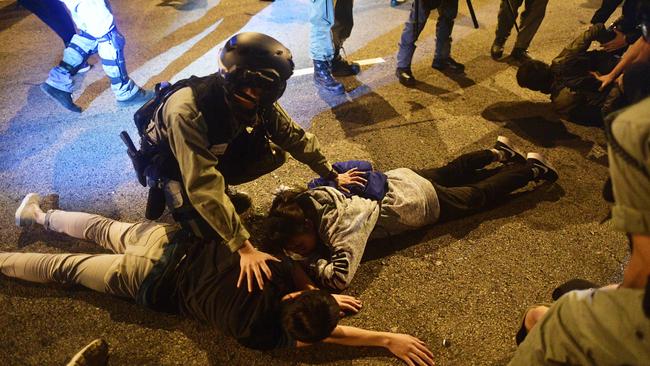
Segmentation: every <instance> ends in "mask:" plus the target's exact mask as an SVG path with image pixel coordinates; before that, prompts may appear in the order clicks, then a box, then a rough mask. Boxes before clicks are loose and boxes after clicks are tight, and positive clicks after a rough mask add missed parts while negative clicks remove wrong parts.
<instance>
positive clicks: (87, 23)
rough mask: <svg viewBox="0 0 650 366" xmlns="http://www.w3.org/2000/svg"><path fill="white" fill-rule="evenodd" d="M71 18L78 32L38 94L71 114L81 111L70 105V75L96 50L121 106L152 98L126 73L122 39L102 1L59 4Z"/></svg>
mask: <svg viewBox="0 0 650 366" xmlns="http://www.w3.org/2000/svg"><path fill="white" fill-rule="evenodd" d="M61 1H62V2H63V3H64V4H65V5H66V7H67V8H68V10H69V11H70V14H71V15H72V20H73V21H74V23H75V24H76V26H77V28H78V29H79V32H78V33H77V34H75V35H74V36H72V39H71V40H70V42H69V43H68V44H67V47H66V48H65V50H64V51H63V59H62V60H61V62H60V63H59V65H58V66H56V67H54V68H53V69H52V70H50V74H49V77H48V78H47V80H46V81H45V82H44V83H43V84H41V90H43V92H45V94H47V95H48V96H49V97H51V98H52V99H54V100H55V101H57V102H58V103H60V104H61V105H62V106H63V107H65V108H66V109H68V110H70V111H73V112H81V108H79V106H77V105H76V104H74V102H73V101H72V89H73V88H72V86H73V81H72V75H74V73H75V72H76V70H77V69H78V67H79V65H81V64H83V63H84V62H85V61H86V59H87V58H88V56H89V55H90V54H91V53H92V52H94V50H95V49H97V50H98V53H99V57H100V58H101V60H102V67H103V68H104V72H105V73H106V76H108V78H109V79H110V81H111V89H112V90H113V93H115V99H117V103H118V105H120V106H130V105H136V104H142V103H144V102H146V101H147V100H149V99H151V97H152V96H153V95H152V93H151V92H147V91H146V90H144V89H142V88H140V87H139V86H138V85H136V84H135V83H134V82H133V80H131V78H129V75H128V73H127V71H126V61H125V60H124V44H125V39H124V36H123V35H122V34H121V33H120V32H119V31H118V30H117V27H116V26H115V22H114V20H113V14H112V12H111V10H110V9H109V7H108V5H107V3H106V2H105V1H104V0H61Z"/></svg>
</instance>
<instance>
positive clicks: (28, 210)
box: [15, 193, 41, 227]
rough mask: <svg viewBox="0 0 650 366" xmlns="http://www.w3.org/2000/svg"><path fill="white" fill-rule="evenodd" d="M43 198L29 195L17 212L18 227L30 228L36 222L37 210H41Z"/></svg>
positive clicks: (32, 194)
mask: <svg viewBox="0 0 650 366" xmlns="http://www.w3.org/2000/svg"><path fill="white" fill-rule="evenodd" d="M40 201H41V196H39V194H38V193H29V194H27V195H26V196H25V198H23V201H22V202H21V203H20V206H18V209H17V210H16V215H15V217H16V226H20V227H28V226H32V225H34V223H35V222H36V209H37V208H39V207H40V206H39V202H40Z"/></svg>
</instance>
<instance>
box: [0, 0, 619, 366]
mask: <svg viewBox="0 0 650 366" xmlns="http://www.w3.org/2000/svg"><path fill="white" fill-rule="evenodd" d="M111 3H112V6H113V9H114V12H115V15H116V19H117V24H118V26H119V28H120V30H121V32H122V33H123V34H124V35H125V36H126V38H127V46H126V57H127V65H128V68H129V70H130V72H131V76H132V77H133V79H134V80H135V81H136V82H138V83H139V84H141V85H144V86H147V87H152V86H153V85H154V84H155V83H156V82H159V81H163V80H178V79H180V78H183V77H187V76H189V75H192V74H196V75H205V74H208V73H211V72H214V71H215V70H216V55H217V52H218V50H219V48H220V46H221V45H222V44H223V42H224V40H226V39H227V38H228V37H229V36H231V35H232V34H234V33H236V32H240V31H260V32H265V33H268V34H270V35H272V36H274V37H276V38H277V39H279V40H280V41H281V42H283V43H284V44H285V45H287V46H288V47H289V48H290V49H291V50H292V51H293V54H294V57H295V61H296V67H297V69H301V70H302V69H306V68H309V67H311V61H310V59H309V54H308V34H309V25H308V23H307V18H308V11H309V4H310V1H309V0H277V1H276V2H274V3H268V2H261V1H258V0H236V1H235V0H222V1H219V0H195V1H192V0H178V1H174V0H136V1H126V0H113V1H112V2H111ZM460 3H461V4H460V14H459V17H458V19H457V22H456V27H455V29H454V32H453V37H454V43H453V50H452V53H453V55H454V57H455V58H456V59H457V60H458V61H460V62H463V63H464V64H466V66H467V74H466V75H465V76H464V77H458V76H449V75H444V74H442V73H440V72H438V71H436V70H433V69H431V67H430V64H431V58H432V50H433V44H434V40H435V21H434V20H435V17H436V16H437V15H436V13H435V12H434V13H433V14H432V18H433V19H432V20H431V21H430V22H429V23H428V24H427V27H426V28H425V30H424V32H423V34H422V36H421V39H420V41H419V43H418V45H419V48H418V49H417V52H416V57H415V59H414V63H413V71H414V73H415V75H416V77H417V78H418V79H419V80H420V81H421V83H419V84H418V86H417V87H416V88H414V89H406V88H404V87H402V86H401V85H400V84H399V83H398V82H397V80H396V78H395V76H394V69H395V53H396V50H397V43H398V40H399V36H400V34H401V30H402V27H403V23H404V21H405V19H406V17H407V16H408V10H409V7H410V2H408V3H406V4H403V5H401V6H399V7H397V8H391V7H390V6H389V1H388V0H372V1H371V0H357V1H356V2H355V9H354V11H355V27H354V29H353V31H352V36H351V37H350V39H349V40H348V42H347V43H346V44H345V51H346V54H347V57H348V58H350V59H353V60H371V59H377V58H381V59H382V60H383V61H382V60H375V61H372V62H374V63H370V64H369V65H366V66H364V67H363V70H362V72H361V74H360V75H358V76H357V77H349V78H345V79H344V83H345V85H346V88H347V90H348V94H347V95H346V96H344V97H338V98H329V97H327V96H323V95H319V94H318V93H317V91H316V89H315V87H314V85H313V82H312V79H311V75H310V74H309V70H303V71H301V73H303V75H298V76H295V77H293V78H292V79H291V80H290V81H289V85H288V87H287V92H286V93H285V95H284V96H283V97H282V99H281V102H282V104H283V105H284V106H285V107H286V109H287V110H288V111H289V113H290V115H291V116H292V117H293V118H295V119H296V120H297V121H298V122H299V123H300V124H301V125H302V126H303V127H305V128H307V129H309V130H310V131H312V132H314V133H315V134H316V135H317V136H318V137H319V139H320V141H321V143H322V146H323V150H324V151H325V153H326V154H327V156H328V157H329V158H330V160H331V161H337V160H348V159H353V158H354V159H369V160H371V161H373V162H374V163H375V165H376V166H377V167H378V168H379V169H382V170H388V169H392V168H396V167H410V168H425V167H429V166H437V165H440V164H442V163H444V162H445V161H448V160H450V159H452V158H454V157H456V156H457V155H459V154H460V153H463V152H469V151H471V150H474V149H480V148H484V147H489V146H491V145H492V144H493V143H494V141H495V139H496V137H497V136H498V135H505V136H508V137H509V138H511V139H512V140H513V141H514V142H516V143H517V145H519V146H520V147H521V148H522V149H523V150H525V151H537V152H540V153H543V154H545V155H546V156H547V157H548V158H549V159H550V160H551V161H552V162H553V163H554V164H555V166H556V167H557V169H558V170H559V172H560V179H559V180H558V181H557V183H555V184H552V185H541V186H537V187H533V186H530V187H528V189H526V190H524V191H523V192H520V193H518V194H517V195H515V196H513V197H512V199H510V200H508V201H507V202H504V203H503V204H501V205H499V206H498V207H496V208H494V209H492V210H490V211H488V212H485V213H481V214H477V215H474V216H472V217H469V218H466V219H463V220H458V221H455V222H450V223H447V224H441V225H436V226H433V227H430V228H425V229H423V230H420V231H417V232H414V233H411V234H408V235H402V236H399V237H394V238H392V239H391V240H385V241H382V242H373V243H370V244H369V245H368V248H367V251H366V257H365V262H364V263H363V264H362V266H361V268H360V269H359V271H358V274H357V275H356V277H355V280H354V282H353V285H352V287H351V288H350V289H349V290H347V291H346V293H347V294H351V295H354V296H358V297H360V298H361V299H362V300H363V302H364V308H363V310H362V311H361V313H359V314H358V315H356V316H354V317H350V318H346V319H345V320H343V321H342V323H343V324H349V325H356V326H362V327H365V328H370V329H375V330H385V331H395V332H404V333H410V334H413V335H415V336H417V337H419V338H421V339H422V340H424V341H425V342H426V343H427V344H428V345H429V347H430V348H431V349H432V350H433V352H434V354H435V359H436V362H437V364H439V365H472V364H476V365H500V364H504V363H506V362H507V361H508V360H509V358H510V357H511V356H512V353H513V352H514V350H515V343H514V333H515V331H516V329H517V327H518V323H519V320H520V317H521V314H522V311H523V310H524V309H525V307H526V306H527V305H529V304H533V303H539V302H548V301H549V300H550V292H551V291H552V289H553V288H554V286H556V285H557V284H559V283H561V282H563V281H565V280H567V279H570V278H573V277H581V278H586V279H590V280H592V281H594V282H598V283H602V284H605V283H609V282H613V281H617V280H618V279H620V278H621V273H622V266H623V265H624V263H625V261H626V258H627V251H626V240H625V238H624V236H623V235H622V234H620V233H615V232H613V231H612V228H611V225H609V224H608V223H605V224H600V222H601V220H602V219H603V218H604V217H605V215H606V214H607V211H608V206H607V205H606V204H605V203H604V201H603V200H602V198H601V193H600V191H601V187H602V183H603V181H604V179H605V177H606V175H607V156H606V145H605V138H604V135H603V133H602V131H601V130H600V129H598V128H593V127H584V126H579V125H576V124H572V123H569V122H566V121H563V120H561V119H559V118H558V117H557V116H556V115H554V114H553V112H552V111H551V110H550V108H549V104H548V100H547V98H546V97H545V96H543V95H540V94H537V93H534V92H531V91H528V90H523V89H521V88H519V87H518V86H517V84H516V81H515V72H516V67H515V66H514V65H513V64H512V62H509V60H508V59H505V60H504V61H502V62H495V61H493V60H492V59H491V58H490V56H489V47H490V45H491V43H492V40H493V34H494V27H495V22H496V11H497V9H498V3H499V1H497V0H475V3H474V7H475V9H476V12H477V15H478V19H479V22H480V25H481V26H480V29H478V30H475V29H473V27H472V25H471V20H470V18H469V16H468V12H467V7H466V6H465V2H464V1H461V2H460ZM599 3H600V1H597V0H589V1H586V0H564V1H551V2H550V4H549V6H548V11H547V14H546V19H545V20H544V23H543V24H542V26H541V28H540V30H539V32H538V34H537V37H536V38H535V40H534V41H533V44H532V46H531V48H530V52H531V54H532V55H533V56H535V57H536V58H538V59H541V60H544V61H547V62H548V61H550V60H551V59H552V58H553V57H554V56H555V55H556V54H558V53H559V52H560V50H561V49H562V48H563V47H564V46H565V45H566V44H567V43H568V42H569V41H570V40H571V39H573V37H575V36H576V35H577V34H578V33H579V32H581V31H582V30H584V29H585V28H586V27H587V24H588V21H589V19H590V18H591V15H592V14H593V12H594V9H595V7H596V6H597V5H598V4H599ZM0 7H1V8H0V70H1V71H0V73H1V77H0V250H3V251H30V252H47V253H60V252H90V253H98V252H101V250H100V249H98V248H97V247H95V246H94V245H92V244H89V243H85V242H82V241H77V240H71V239H68V238H64V237H62V236H60V235H51V234H47V233H45V232H44V231H43V230H40V229H32V230H24V231H23V230H20V229H19V228H17V227H15V226H14V223H13V214H14V211H15V209H16V208H17V206H18V204H19V202H20V200H21V199H22V197H23V196H24V195H25V194H26V193H28V192H40V193H41V194H42V195H51V194H58V197H59V198H58V200H57V199H56V197H54V196H48V197H47V200H46V201H47V202H46V205H47V206H48V207H49V206H53V205H57V204H58V205H59V206H60V207H61V208H63V209H67V210H79V211H87V212H93V213H100V214H103V215H106V216H109V217H113V218H117V219H121V220H126V221H129V220H131V221H136V220H140V219H142V218H143V212H144V203H145V193H146V192H145V190H144V189H143V188H142V187H140V186H139V185H138V183H137V182H136V180H135V176H134V174H133V172H132V170H131V166H130V162H129V160H128V158H127V155H126V153H125V151H124V147H123V145H122V143H121V141H120V139H119V137H118V133H119V132H120V131H121V130H128V131H130V132H131V134H132V135H135V128H134V126H133V123H132V120H131V116H132V114H133V112H134V109H133V108H131V109H119V108H118V107H117V106H116V105H115V101H114V99H113V95H112V93H111V91H110V89H109V83H108V80H107V79H106V78H105V77H104V75H103V72H102V70H101V67H100V63H99V59H98V58H96V57H93V58H92V59H91V60H90V62H91V63H92V64H93V65H94V66H95V67H94V68H93V69H92V70H91V71H90V72H89V73H87V74H86V75H85V76H80V77H78V78H77V80H76V83H77V84H76V85H77V87H78V88H77V91H76V92H75V93H74V98H75V99H76V100H77V101H78V103H79V105H80V106H81V107H82V108H83V109H84V112H83V113H82V114H74V113H71V112H67V111H66V110H64V109H63V108H61V107H60V106H58V105H57V104H55V103H54V102H52V101H50V100H49V99H47V98H46V97H45V96H44V95H43V94H42V92H41V91H40V90H39V87H38V85H39V84H40V83H41V82H42V81H44V80H45V78H46V76H47V73H48V70H49V69H50V68H51V67H52V66H54V65H56V64H57V63H58V61H59V60H60V57H61V54H62V43H61V41H60V40H59V39H58V38H57V37H56V35H55V34H54V33H53V32H51V31H50V30H49V29H48V28H47V27H46V26H45V25H44V24H42V23H41V22H40V21H39V20H38V19H37V18H36V17H35V16H33V15H31V14H29V13H28V12H27V11H25V10H22V9H20V8H17V6H16V4H15V3H13V2H10V1H0ZM512 43H513V40H510V41H509V42H508V43H507V46H506V51H507V52H509V50H510V48H511V47H512ZM379 61H381V62H379ZM313 175H314V173H312V172H311V171H309V169H308V168H307V167H305V166H302V165H300V164H298V163H296V161H294V160H290V161H289V162H288V163H287V164H286V165H285V166H283V167H282V168H281V169H279V170H277V171H276V172H274V173H272V174H269V175H267V176H265V177H263V178H261V179H259V180H257V181H255V182H253V183H250V184H246V185H243V186H242V187H241V188H242V189H244V190H246V191H248V192H249V193H251V194H252V196H253V197H254V204H255V208H254V210H253V211H252V212H251V213H250V214H249V215H248V216H247V220H248V222H249V226H251V227H253V229H255V228H256V227H257V226H258V225H257V224H258V223H259V222H260V220H261V215H263V214H264V212H265V211H266V210H267V209H268V207H269V204H270V201H271V198H272V194H271V192H272V191H273V190H274V189H275V187H277V186H279V185H280V184H285V185H291V184H304V182H306V180H307V179H309V178H311V177H312V176H313ZM57 201H58V202H57ZM97 337H103V338H105V339H106V340H107V341H108V343H109V344H110V347H111V356H110V363H111V364H112V365H159V364H164V365H171V364H197V365H205V364H214V365H287V364H328V365H329V364H331V365H349V364H354V365H377V364H400V361H399V360H397V359H396V358H393V357H391V355H390V354H389V353H388V352H386V351H384V350H381V349H370V348H361V349H353V348H344V347H335V346H329V345H319V346H315V347H311V348H307V349H301V350H290V351H275V352H270V353H263V352H257V351H251V350H247V349H245V348H243V347H241V346H239V345H238V344H237V343H236V342H234V341H232V340H230V339H227V338H226V337H224V336H223V335H221V334H220V333H219V332H217V331H215V330H212V329H210V328H208V327H206V326H205V325H202V324H198V323H197V322H194V321H190V320H186V319H182V318H180V317H175V316H168V315H163V314H157V313H154V312H151V311H148V310H146V309H142V308H140V307H137V306H135V305H134V304H132V303H131V302H129V301H125V300H120V299H116V298H111V297H109V296H107V295H103V294H98V293H93V292H91V291H89V290H85V289H80V288H69V287H65V286H45V285H37V284H27V283H24V282H20V281H14V280H10V279H7V278H5V277H0V364H2V365H26V364H27V365H60V364H63V363H64V362H65V361H66V360H67V359H68V358H69V357H70V356H71V355H72V354H74V353H75V352H76V350H77V349H79V348H81V347H82V346H83V345H85V344H87V343H88V342H89V341H90V340H92V339H94V338H97ZM443 339H448V340H450V342H451V345H450V346H449V347H443V346H442V340H443Z"/></svg>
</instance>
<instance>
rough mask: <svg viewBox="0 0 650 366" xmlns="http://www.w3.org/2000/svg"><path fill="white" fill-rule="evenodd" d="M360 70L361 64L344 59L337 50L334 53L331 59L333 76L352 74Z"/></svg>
mask: <svg viewBox="0 0 650 366" xmlns="http://www.w3.org/2000/svg"><path fill="white" fill-rule="evenodd" d="M360 71H361V66H359V64H358V63H356V62H351V61H348V60H346V59H344V58H343V57H342V56H341V54H340V53H339V51H336V52H335V53H334V59H333V60H332V75H334V76H352V75H356V74H358V73H359V72H360Z"/></svg>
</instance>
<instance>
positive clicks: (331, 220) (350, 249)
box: [307, 168, 440, 290]
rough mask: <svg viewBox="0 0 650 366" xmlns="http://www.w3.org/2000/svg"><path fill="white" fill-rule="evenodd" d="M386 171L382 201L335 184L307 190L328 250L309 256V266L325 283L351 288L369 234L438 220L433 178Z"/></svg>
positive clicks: (379, 234)
mask: <svg viewBox="0 0 650 366" xmlns="http://www.w3.org/2000/svg"><path fill="white" fill-rule="evenodd" d="M385 173H386V176H387V177H388V192H387V193H386V196H385V197H384V199H383V200H382V201H381V203H379V202H377V201H373V200H370V199H367V198H361V197H359V196H352V197H350V198H347V197H345V195H343V193H341V192H340V191H338V190H337V189H334V188H331V187H318V188H315V189H311V190H309V191H307V194H309V195H310V198H311V200H312V203H313V204H314V207H315V208H316V212H317V217H318V220H319V221H318V222H317V223H316V225H317V228H318V235H319V239H320V241H321V242H322V243H323V244H324V245H325V246H326V247H327V249H328V250H329V255H325V256H323V255H318V256H315V257H311V258H309V259H308V271H309V273H310V274H311V275H312V277H314V278H315V279H316V280H317V281H318V282H320V283H321V285H323V286H325V287H328V288H330V289H333V290H343V289H345V288H346V287H348V286H349V285H350V282H351V281H352V278H353V277H354V274H355V273H356V271H357V268H358V267H359V263H360V262H361V257H362V256H363V252H364V250H365V248H366V243H367V242H368V240H369V239H370V238H373V239H375V238H380V237H383V236H387V235H393V234H398V233H401V232H404V231H407V230H412V229H416V228H419V227H422V226H425V225H429V224H433V223H435V222H436V221H437V220H438V217H439V216H440V204H439V202H438V196H437V195H436V191H435V189H434V188H433V185H432V184H431V182H429V181H428V180H427V179H425V178H423V177H421V176H419V175H418V174H416V173H415V172H414V171H412V170H410V169H407V168H399V169H395V170H390V171H388V172H385ZM375 229H377V230H375Z"/></svg>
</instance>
